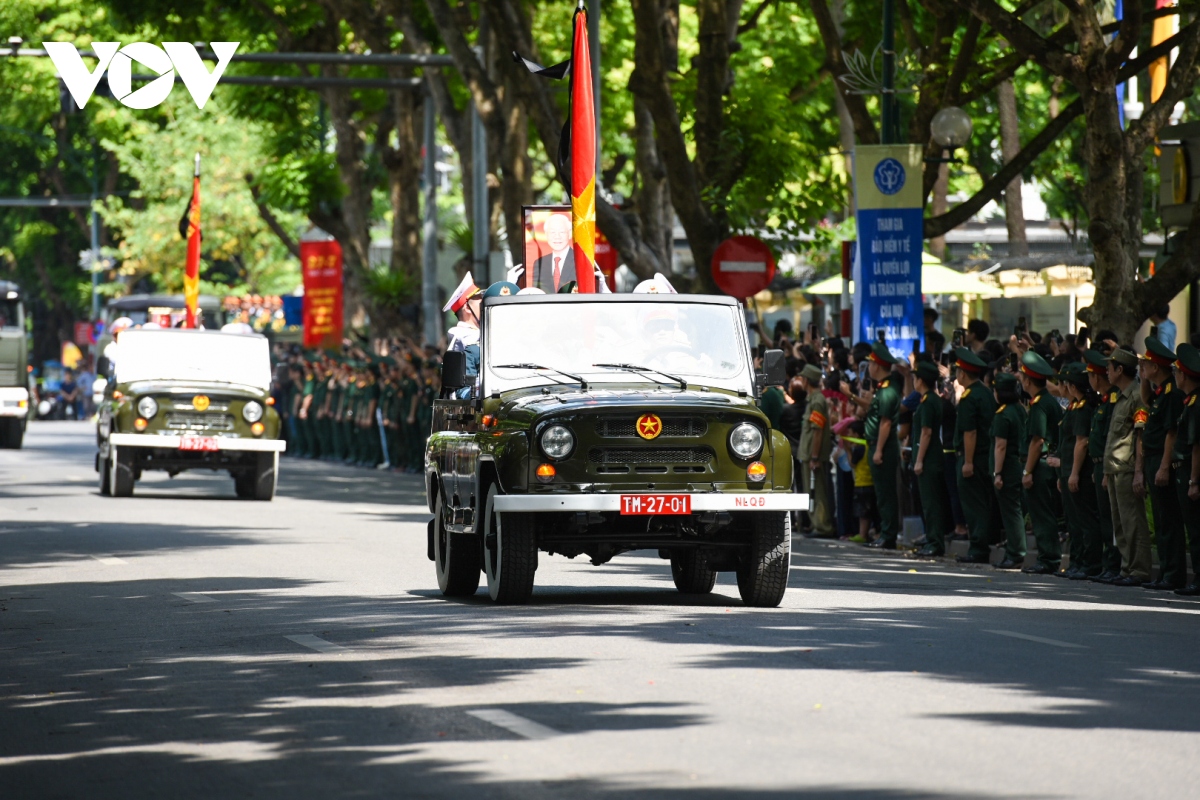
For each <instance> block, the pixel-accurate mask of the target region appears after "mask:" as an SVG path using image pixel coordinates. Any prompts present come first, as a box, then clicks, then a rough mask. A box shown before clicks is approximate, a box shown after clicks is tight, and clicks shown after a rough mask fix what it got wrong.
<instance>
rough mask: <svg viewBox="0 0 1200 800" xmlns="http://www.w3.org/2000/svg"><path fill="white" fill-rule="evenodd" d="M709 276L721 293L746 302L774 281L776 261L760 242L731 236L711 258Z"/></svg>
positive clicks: (745, 237) (749, 238)
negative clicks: (710, 275) (710, 274)
mask: <svg viewBox="0 0 1200 800" xmlns="http://www.w3.org/2000/svg"><path fill="white" fill-rule="evenodd" d="M712 276H713V282H714V283H716V284H717V288H718V289H720V290H721V291H722V292H724V293H725V294H727V295H729V296H730V297H736V298H738V299H739V300H745V299H746V298H747V297H752V296H754V295H756V294H758V293H759V292H761V291H762V290H763V289H765V288H767V286H769V285H770V283H771V279H772V278H774V277H775V258H774V256H772V255H771V248H769V247H767V246H766V245H765V244H763V243H762V240H760V239H758V238H756V237H754V236H734V237H733V238H732V239H726V240H725V241H723V242H721V244H720V246H718V247H717V252H716V253H714V254H713V261H712Z"/></svg>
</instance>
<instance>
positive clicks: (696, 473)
mask: <svg viewBox="0 0 1200 800" xmlns="http://www.w3.org/2000/svg"><path fill="white" fill-rule="evenodd" d="M481 323H482V324H481V336H480V350H481V354H480V355H481V357H480V368H479V373H480V374H479V375H478V376H470V377H468V376H466V375H465V374H464V361H465V360H464V359H463V358H462V357H461V354H457V353H447V354H446V361H445V364H444V366H443V396H444V397H446V398H447V399H440V400H437V401H436V402H435V403H434V413H433V434H432V436H431V437H430V439H429V444H428V447H427V450H426V456H425V479H426V491H427V496H428V501H429V509H430V511H431V512H432V513H433V514H434V519H433V520H432V521H431V522H430V524H429V546H428V550H429V553H428V554H429V558H430V559H431V560H433V561H434V564H435V568H436V573H437V579H438V585H439V587H440V588H441V590H442V592H443V594H446V595H470V594H474V593H475V591H476V590H477V589H478V587H479V582H480V574H481V571H482V573H483V574H485V575H486V576H487V586H488V593H489V594H490V595H491V597H492V599H493V600H495V601H496V602H500V603H521V602H525V601H526V600H528V599H529V597H530V595H531V593H532V591H533V584H534V573H535V571H536V569H537V566H538V558H539V553H547V554H561V555H564V556H567V557H568V558H574V557H575V556H579V555H585V556H587V557H588V558H589V559H590V560H591V561H592V563H593V564H596V565H600V564H603V563H605V562H607V561H609V560H610V559H612V558H613V557H614V556H616V555H617V554H619V553H623V552H626V551H630V550H643V549H650V550H657V551H658V553H659V555H660V556H661V557H662V558H664V559H668V560H669V561H670V564H671V575H672V577H673V578H674V582H675V586H676V587H677V588H678V589H679V591H681V592H684V593H688V594H702V593H707V592H710V591H711V590H712V588H713V586H714V584H715V581H716V574H717V572H718V571H725V570H728V571H734V572H736V573H737V583H738V589H739V592H740V593H741V596H742V599H743V601H744V602H745V603H746V604H747V605H752V606H776V605H778V604H779V603H780V601H781V600H782V599H783V595H784V590H785V588H786V585H787V579H788V571H789V566H790V560H791V522H790V520H791V515H790V513H789V512H791V511H792V510H796V509H807V508H808V506H809V499H808V495H805V494H794V493H792V456H791V449H790V446H789V444H788V441H787V439H786V438H785V437H784V436H783V434H781V433H779V432H778V431H774V430H772V429H771V427H770V424H769V423H768V421H767V418H766V416H765V415H764V414H763V413H762V411H760V410H759V409H758V407H757V406H756V403H755V396H756V393H757V390H758V388H759V387H760V386H761V385H762V384H763V383H764V382H765V383H769V384H778V383H783V382H784V381H783V375H782V374H780V373H782V367H783V365H782V353H779V352H777V351H775V352H769V353H768V354H767V357H766V358H765V362H766V363H767V364H769V367H768V371H769V372H770V373H771V374H769V375H768V374H764V375H757V376H756V375H755V373H754V370H753V366H752V360H751V353H750V347H749V342H748V338H747V333H746V325H745V321H744V316H743V313H742V310H741V308H740V307H739V306H738V304H737V303H736V302H735V301H734V300H732V299H731V298H727V297H715V296H707V295H696V296H689V295H598V294H586V295H585V294H573V295H568V294H564V295H520V296H508V297H494V298H488V299H486V300H484V302H483V306H482V320H481ZM456 390H457V391H456ZM468 391H469V394H470V397H469V398H466V399H450V398H449V396H450V395H453V394H460V395H461V394H464V393H467V392H468Z"/></svg>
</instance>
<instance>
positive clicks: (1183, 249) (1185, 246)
mask: <svg viewBox="0 0 1200 800" xmlns="http://www.w3.org/2000/svg"><path fill="white" fill-rule="evenodd" d="M1180 238H1181V239H1182V241H1178V240H1177V242H1176V243H1175V244H1173V245H1172V248H1173V249H1174V251H1175V252H1174V253H1173V254H1172V255H1171V256H1170V257H1168V258H1167V260H1166V261H1164V262H1163V263H1162V264H1161V265H1159V266H1158V268H1157V269H1156V270H1155V271H1154V277H1153V278H1151V279H1150V280H1148V281H1146V282H1145V283H1141V284H1136V286H1135V291H1136V295H1135V296H1136V297H1137V299H1138V306H1139V309H1138V310H1139V312H1140V313H1141V319H1145V318H1147V317H1149V316H1150V312H1151V311H1153V310H1154V309H1156V308H1158V307H1159V306H1161V305H1165V304H1166V303H1169V302H1170V301H1171V299H1172V298H1174V297H1175V295H1177V294H1179V293H1180V292H1182V291H1183V289H1184V287H1185V286H1187V285H1188V284H1190V283H1191V282H1192V281H1194V280H1196V279H1197V278H1200V203H1196V204H1195V207H1194V208H1193V209H1192V218H1191V220H1190V221H1189V222H1188V226H1187V230H1185V231H1184V232H1183V235H1182V236H1181V237H1180Z"/></svg>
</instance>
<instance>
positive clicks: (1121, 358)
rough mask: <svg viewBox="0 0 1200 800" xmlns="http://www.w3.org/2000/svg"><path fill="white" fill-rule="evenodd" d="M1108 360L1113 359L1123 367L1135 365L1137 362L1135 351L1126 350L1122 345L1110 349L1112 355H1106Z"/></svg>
mask: <svg viewBox="0 0 1200 800" xmlns="http://www.w3.org/2000/svg"><path fill="white" fill-rule="evenodd" d="M1108 360H1109V361H1115V362H1116V363H1118V364H1120V365H1121V366H1123V367H1136V366H1137V363H1138V357H1137V353H1135V352H1133V351H1132V350H1126V349H1125V348H1123V347H1118V348H1117V349H1116V350H1113V351H1112V355H1110V356H1109V357H1108Z"/></svg>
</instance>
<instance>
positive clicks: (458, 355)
mask: <svg viewBox="0 0 1200 800" xmlns="http://www.w3.org/2000/svg"><path fill="white" fill-rule="evenodd" d="M467 385H469V383H468V381H467V354H466V353H464V352H462V351H461V350H447V351H446V353H445V354H444V355H443V356H442V388H443V389H461V388H462V387H464V386H467Z"/></svg>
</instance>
